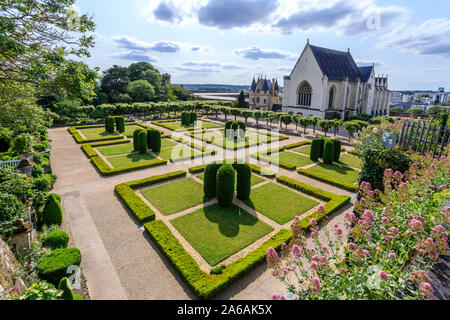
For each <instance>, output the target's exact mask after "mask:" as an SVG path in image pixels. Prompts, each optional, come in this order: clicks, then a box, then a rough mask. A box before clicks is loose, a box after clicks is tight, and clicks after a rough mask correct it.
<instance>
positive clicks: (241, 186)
mask: <svg viewBox="0 0 450 320" xmlns="http://www.w3.org/2000/svg"><path fill="white" fill-rule="evenodd" d="M234 168H235V169H236V171H237V186H236V192H237V198H238V199H240V200H242V201H246V200H248V199H250V192H251V188H252V187H251V183H252V182H251V180H252V169H251V168H250V166H249V165H248V164H244V163H243V164H235V165H234Z"/></svg>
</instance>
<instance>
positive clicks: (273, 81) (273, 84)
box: [272, 78, 275, 95]
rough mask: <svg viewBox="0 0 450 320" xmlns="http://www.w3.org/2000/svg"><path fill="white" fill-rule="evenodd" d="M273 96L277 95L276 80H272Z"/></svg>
mask: <svg viewBox="0 0 450 320" xmlns="http://www.w3.org/2000/svg"><path fill="white" fill-rule="evenodd" d="M272 94H273V95H275V78H272Z"/></svg>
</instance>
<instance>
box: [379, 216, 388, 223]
mask: <svg viewBox="0 0 450 320" xmlns="http://www.w3.org/2000/svg"><path fill="white" fill-rule="evenodd" d="M381 223H382V224H389V219H388V218H386V217H383V218H381Z"/></svg>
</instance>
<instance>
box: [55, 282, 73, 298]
mask: <svg viewBox="0 0 450 320" xmlns="http://www.w3.org/2000/svg"><path fill="white" fill-rule="evenodd" d="M58 290H61V291H62V292H63V294H62V296H61V298H62V299H63V300H74V294H73V291H72V287H71V286H70V282H69V279H67V277H64V278H62V279H61V281H59V285H58Z"/></svg>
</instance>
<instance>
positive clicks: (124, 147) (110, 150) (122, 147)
mask: <svg viewBox="0 0 450 320" xmlns="http://www.w3.org/2000/svg"><path fill="white" fill-rule="evenodd" d="M98 151H100V153H101V154H102V155H104V156H105V157H109V156H116V155H120V154H126V153H131V152H133V144H132V143H126V144H118V145H113V146H107V147H100V148H98Z"/></svg>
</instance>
